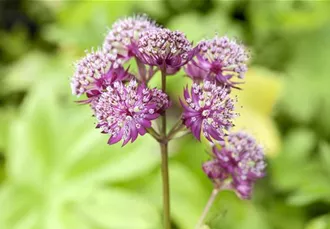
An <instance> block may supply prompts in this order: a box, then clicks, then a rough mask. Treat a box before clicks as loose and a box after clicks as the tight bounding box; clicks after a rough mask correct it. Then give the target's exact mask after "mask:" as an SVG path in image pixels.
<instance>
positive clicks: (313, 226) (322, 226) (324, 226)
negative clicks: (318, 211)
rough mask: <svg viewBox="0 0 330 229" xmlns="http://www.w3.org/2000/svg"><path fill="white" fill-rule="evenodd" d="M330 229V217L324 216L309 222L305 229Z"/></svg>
mask: <svg viewBox="0 0 330 229" xmlns="http://www.w3.org/2000/svg"><path fill="white" fill-rule="evenodd" d="M329 228H330V215H323V216H321V217H318V218H316V219H312V220H311V221H310V222H308V224H307V226H306V227H305V229H329Z"/></svg>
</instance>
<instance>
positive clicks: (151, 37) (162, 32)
mask: <svg viewBox="0 0 330 229" xmlns="http://www.w3.org/2000/svg"><path fill="white" fill-rule="evenodd" d="M193 55H194V49H193V48H192V45H191V43H190V42H189V41H188V40H187V38H186V36H185V35H184V34H183V33H182V32H179V31H171V30H169V29H160V28H158V29H153V30H147V31H144V32H143V33H141V35H140V39H139V41H138V57H139V58H140V60H141V61H142V62H143V63H145V64H148V65H151V66H157V67H158V68H159V69H161V70H164V71H166V74H169V75H171V74H174V73H176V72H177V71H178V70H180V68H181V67H182V66H183V65H185V64H186V63H187V62H188V61H189V60H191V59H192V57H193Z"/></svg>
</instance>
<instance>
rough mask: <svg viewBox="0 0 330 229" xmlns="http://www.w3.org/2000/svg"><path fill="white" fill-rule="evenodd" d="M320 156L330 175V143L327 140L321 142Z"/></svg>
mask: <svg viewBox="0 0 330 229" xmlns="http://www.w3.org/2000/svg"><path fill="white" fill-rule="evenodd" d="M320 156H321V162H322V165H323V168H324V169H325V170H326V171H327V172H328V174H329V175H330V144H329V143H327V142H321V144H320Z"/></svg>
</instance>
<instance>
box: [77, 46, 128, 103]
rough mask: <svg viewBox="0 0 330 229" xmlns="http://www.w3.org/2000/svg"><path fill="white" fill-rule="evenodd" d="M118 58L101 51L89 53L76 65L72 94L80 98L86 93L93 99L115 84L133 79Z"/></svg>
mask: <svg viewBox="0 0 330 229" xmlns="http://www.w3.org/2000/svg"><path fill="white" fill-rule="evenodd" d="M116 58H117V57H116V55H112V54H110V53H107V52H103V51H101V50H97V51H96V52H94V51H92V52H91V53H87V54H86V56H85V57H84V58H82V59H81V60H80V61H78V62H77V63H76V64H75V73H74V75H73V77H72V78H71V89H72V94H74V95H77V96H80V95H82V94H84V93H86V94H87V97H89V98H92V97H94V96H96V95H99V94H100V93H101V92H102V91H103V90H104V89H105V88H106V87H107V86H109V85H110V84H112V83H113V82H115V81H123V80H128V79H129V78H131V75H130V74H129V73H128V72H127V70H125V69H124V68H123V67H122V65H120V60H118V59H116ZM87 101H88V100H87Z"/></svg>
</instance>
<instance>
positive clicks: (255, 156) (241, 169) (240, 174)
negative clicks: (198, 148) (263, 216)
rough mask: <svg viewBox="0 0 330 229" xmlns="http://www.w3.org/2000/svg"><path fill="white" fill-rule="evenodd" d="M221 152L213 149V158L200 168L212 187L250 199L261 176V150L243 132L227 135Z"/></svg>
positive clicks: (264, 164) (251, 138)
mask: <svg viewBox="0 0 330 229" xmlns="http://www.w3.org/2000/svg"><path fill="white" fill-rule="evenodd" d="M227 140H228V141H227V142H226V143H223V144H222V148H221V149H219V148H218V147H217V146H214V147H213V155H214V158H213V159H212V160H211V161H208V162H205V163H204V164H203V170H204V172H205V173H206V174H207V176H208V177H209V178H210V179H212V180H213V182H214V183H215V184H216V185H219V186H223V185H224V184H225V183H226V180H227V179H228V178H231V179H230V180H229V181H230V182H229V183H227V188H230V189H233V190H235V191H236V192H237V194H238V195H239V196H240V197H241V198H243V199H249V198H250V197H251V193H252V188H253V184H254V183H255V181H256V180H257V179H260V178H262V177H264V176H265V172H264V170H265V168H266V163H265V158H264V150H263V148H262V146H261V145H259V144H257V142H256V140H255V139H254V138H253V137H252V136H251V135H249V134H247V133H245V132H237V133H231V134H229V135H228V138H227Z"/></svg>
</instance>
